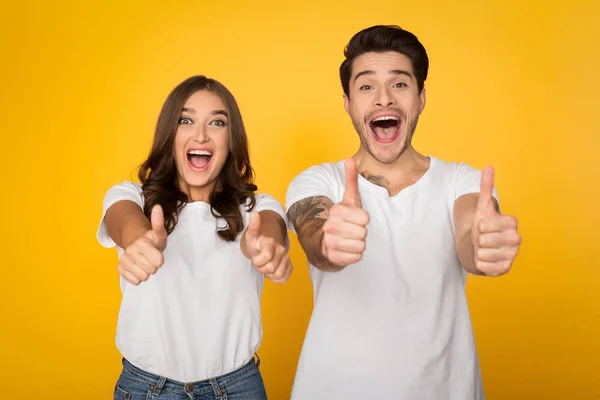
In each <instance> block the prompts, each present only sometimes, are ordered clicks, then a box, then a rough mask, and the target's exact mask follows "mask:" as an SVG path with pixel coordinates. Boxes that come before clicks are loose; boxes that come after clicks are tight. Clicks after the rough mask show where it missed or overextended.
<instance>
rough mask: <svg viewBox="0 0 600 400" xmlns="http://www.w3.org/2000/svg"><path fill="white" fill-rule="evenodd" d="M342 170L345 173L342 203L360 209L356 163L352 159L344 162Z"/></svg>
mask: <svg viewBox="0 0 600 400" xmlns="http://www.w3.org/2000/svg"><path fill="white" fill-rule="evenodd" d="M344 170H345V173H346V191H345V192H344V199H343V201H342V203H344V204H346V205H348V206H351V207H358V208H361V207H362V202H361V200H360V193H359V191H358V167H357V166H356V161H354V159H353V158H350V159H348V160H346V161H345V163H344Z"/></svg>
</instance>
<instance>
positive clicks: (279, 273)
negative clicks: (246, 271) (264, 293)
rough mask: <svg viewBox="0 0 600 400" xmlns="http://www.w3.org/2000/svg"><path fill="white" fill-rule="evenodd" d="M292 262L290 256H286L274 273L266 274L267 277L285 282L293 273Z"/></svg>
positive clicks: (272, 280)
mask: <svg viewBox="0 0 600 400" xmlns="http://www.w3.org/2000/svg"><path fill="white" fill-rule="evenodd" d="M292 270H293V267H292V262H291V260H290V258H289V257H287V256H285V257H284V258H283V260H282V261H281V263H280V265H279V267H278V268H276V269H275V271H274V272H273V273H270V274H265V277H266V278H267V279H269V280H270V281H271V282H273V283H285V282H287V281H288V279H290V276H291V275H292Z"/></svg>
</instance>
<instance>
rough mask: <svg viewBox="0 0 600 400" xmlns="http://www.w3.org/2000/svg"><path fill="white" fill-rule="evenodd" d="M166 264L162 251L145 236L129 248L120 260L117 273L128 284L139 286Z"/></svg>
mask: <svg viewBox="0 0 600 400" xmlns="http://www.w3.org/2000/svg"><path fill="white" fill-rule="evenodd" d="M163 262H164V258H163V254H162V251H160V250H159V249H157V248H156V247H155V245H154V243H153V241H152V240H151V239H150V238H148V237H146V236H143V237H141V238H139V239H138V240H136V241H135V242H134V243H133V244H132V245H131V246H129V247H128V248H127V249H126V250H125V252H124V253H123V255H122V256H121V258H120V260H119V265H118V266H117V271H119V274H121V276H123V278H125V279H126V280H127V281H128V282H130V283H131V284H133V285H137V284H139V283H140V282H142V281H145V280H147V279H148V277H149V276H150V275H152V274H155V273H156V271H157V270H158V268H160V267H161V266H162V264H163Z"/></svg>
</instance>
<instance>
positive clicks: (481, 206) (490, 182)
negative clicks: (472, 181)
mask: <svg viewBox="0 0 600 400" xmlns="http://www.w3.org/2000/svg"><path fill="white" fill-rule="evenodd" d="M493 190H494V169H493V168H492V167H489V166H488V167H485V168H484V169H483V172H482V173H481V188H480V190H479V200H478V201H477V210H479V211H485V210H489V209H490V208H491V209H494V210H495V207H494V200H493V197H492V191H493Z"/></svg>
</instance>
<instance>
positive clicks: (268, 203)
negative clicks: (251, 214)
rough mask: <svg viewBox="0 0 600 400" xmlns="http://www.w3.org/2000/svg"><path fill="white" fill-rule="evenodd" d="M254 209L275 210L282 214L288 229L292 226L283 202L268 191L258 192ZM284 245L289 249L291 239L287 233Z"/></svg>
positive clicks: (259, 210)
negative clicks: (267, 192)
mask: <svg viewBox="0 0 600 400" xmlns="http://www.w3.org/2000/svg"><path fill="white" fill-rule="evenodd" d="M253 211H256V212H261V211H274V212H276V213H277V214H279V215H280V216H281V218H283V221H284V222H285V226H286V227H287V228H288V229H289V227H290V224H289V221H288V218H287V215H285V211H284V209H283V206H282V205H281V203H280V202H279V201H277V199H275V198H274V197H272V196H270V195H268V194H266V193H261V194H256V205H255V207H254V210H253ZM284 246H285V248H286V250H288V251H289V249H290V239H289V237H288V235H287V234H286V235H285V244H284Z"/></svg>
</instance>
